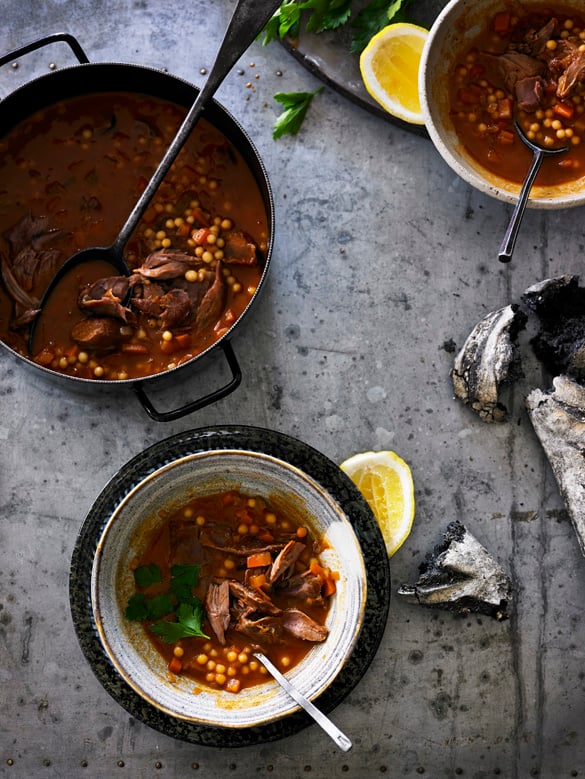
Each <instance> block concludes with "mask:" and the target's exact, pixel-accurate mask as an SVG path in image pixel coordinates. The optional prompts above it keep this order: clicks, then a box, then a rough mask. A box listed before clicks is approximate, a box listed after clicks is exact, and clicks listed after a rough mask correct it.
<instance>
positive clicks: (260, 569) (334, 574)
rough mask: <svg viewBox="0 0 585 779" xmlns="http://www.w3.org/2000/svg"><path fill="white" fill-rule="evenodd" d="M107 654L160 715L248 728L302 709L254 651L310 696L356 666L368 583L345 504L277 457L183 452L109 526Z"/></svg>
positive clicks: (97, 583)
mask: <svg viewBox="0 0 585 779" xmlns="http://www.w3.org/2000/svg"><path fill="white" fill-rule="evenodd" d="M90 590H91V596H90V597H91V609H92V615H93V616H92V619H93V622H94V623H95V627H96V630H97V633H98V635H99V640H100V642H101V645H102V648H103V652H104V654H105V655H106V656H107V658H108V660H109V662H110V663H111V664H112V666H113V667H114V668H115V669H116V672H117V673H118V675H119V677H121V679H122V680H123V681H124V682H125V683H126V685H127V686H128V687H129V688H131V689H132V690H133V692H134V693H137V694H138V695H139V696H140V698H141V699H142V700H144V701H145V702H146V703H148V704H149V705H150V706H151V707H154V709H155V710H157V711H159V712H162V713H163V714H165V715H167V716H171V717H172V718H174V719H178V720H181V721H184V722H185V723H190V724H196V725H198V726H209V727H220V728H230V729H234V728H248V727H253V726H258V725H264V724H266V723H272V722H275V721H278V720H280V719H282V718H284V717H286V716H287V715H289V714H291V713H293V712H295V711H297V710H298V706H297V704H296V703H295V702H294V701H293V700H292V699H291V698H290V697H289V696H288V695H287V694H286V693H285V692H284V691H283V690H282V689H281V688H280V687H279V686H278V685H277V684H276V682H274V681H273V680H272V678H271V677H270V675H269V674H268V673H267V672H266V669H265V668H264V666H263V665H262V663H261V662H260V661H259V660H257V659H256V658H255V656H254V651H256V650H258V649H260V650H261V651H262V652H264V653H265V654H266V655H267V656H268V657H269V658H270V659H271V660H272V662H273V663H274V664H275V665H276V666H277V667H278V668H279V670H281V671H282V672H283V673H284V674H285V675H286V676H287V677H288V679H289V680H290V682H291V683H292V684H294V685H295V686H296V687H297V688H298V689H299V690H300V691H301V692H302V693H303V694H304V695H305V696H306V697H307V698H309V699H317V698H318V697H319V696H320V695H321V694H322V693H323V692H324V691H325V690H327V689H328V688H329V687H330V685H331V684H332V683H333V681H334V680H335V679H336V677H337V676H338V674H339V673H340V671H341V670H342V669H343V667H344V665H345V664H346V663H347V661H348V658H349V657H350V656H351V654H352V652H353V650H354V647H355V645H356V641H357V640H358V636H359V634H360V630H361V628H362V623H363V619H364V609H365V603H366V594H367V593H366V590H367V585H366V572H365V567H364V561H363V557H362V552H361V548H360V544H359V542H358V539H357V537H356V534H355V532H354V530H353V527H352V524H351V522H350V521H349V519H348V516H347V515H346V513H345V511H344V510H343V509H342V507H341V506H340V504H339V503H338V502H337V501H336V500H335V499H334V498H333V497H332V496H331V495H330V493H329V492H328V491H327V490H326V489H324V488H323V487H322V486H321V485H320V484H319V483H318V482H317V481H316V480H315V479H314V478H313V477H311V476H309V475H308V474H307V473H305V472H304V471H303V470H301V469H299V468H298V467H296V466H294V465H291V464H290V463H288V462H286V461H285V460H283V459H280V458H279V457H277V456H274V455H272V454H266V453H264V452H259V451H254V450H242V449H221V450H214V449H212V450H209V451H200V452H194V453H191V454H187V455H185V456H181V457H178V458H173V459H172V460H171V461H169V462H167V463H165V464H163V465H162V466H161V467H158V468H157V469H156V470H155V471H154V472H152V473H150V474H149V475H148V476H147V477H146V478H142V479H140V480H139V482H138V483H137V484H135V485H134V486H133V487H132V489H130V490H129V491H128V492H127V493H126V494H125V495H124V496H123V498H122V499H121V500H120V502H119V503H118V505H117V506H116V508H115V509H114V510H113V511H112V513H111V515H110V516H108V517H106V518H105V521H104V523H103V530H102V531H101V533H100V536H99V539H98V542H97V547H96V552H95V557H94V560H93V565H92V570H91V585H90Z"/></svg>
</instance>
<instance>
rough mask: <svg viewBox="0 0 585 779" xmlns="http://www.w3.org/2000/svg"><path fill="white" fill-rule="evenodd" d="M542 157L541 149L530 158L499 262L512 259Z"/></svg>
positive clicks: (536, 150) (501, 248) (503, 242)
mask: <svg viewBox="0 0 585 779" xmlns="http://www.w3.org/2000/svg"><path fill="white" fill-rule="evenodd" d="M544 156H545V155H544V152H543V151H542V150H541V149H537V148H535V149H534V156H533V157H532V163H531V165H530V169H529V170H528V173H527V175H526V178H525V179H524V184H523V185H522V189H521V190H520V195H519V196H518V202H517V203H516V206H515V208H514V212H513V214H512V218H511V219H510V224H509V225H508V229H507V230H506V233H505V235H504V238H503V240H502V245H501V246H500V253H499V255H498V259H499V260H500V262H510V260H511V259H512V253H513V251H514V246H515V245H516V238H517V237H518V231H519V229H520V222H521V221H522V217H523V216H524V209H525V208H526V203H527V202H528V195H529V194H530V190H531V189H532V185H533V184H534V179H535V178H536V176H537V174H538V171H539V170H540V166H541V165H542V161H543V159H544Z"/></svg>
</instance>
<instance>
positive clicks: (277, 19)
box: [262, 0, 304, 46]
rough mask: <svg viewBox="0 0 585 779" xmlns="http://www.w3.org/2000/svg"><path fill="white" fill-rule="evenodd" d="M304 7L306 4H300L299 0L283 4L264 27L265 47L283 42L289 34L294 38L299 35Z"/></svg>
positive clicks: (263, 41)
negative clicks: (273, 42) (278, 41)
mask: <svg viewBox="0 0 585 779" xmlns="http://www.w3.org/2000/svg"><path fill="white" fill-rule="evenodd" d="M303 7H304V3H298V2H297V0H287V1H286V2H284V3H282V5H281V6H280V8H278V9H277V10H276V11H275V12H274V13H273V14H272V17H271V18H270V19H269V20H268V22H267V23H266V25H265V26H264V30H263V32H264V38H263V40H262V43H263V45H264V46H266V44H268V43H270V42H271V41H275V40H282V38H285V37H286V36H287V35H289V34H290V35H292V37H293V38H294V37H295V36H296V35H298V32H299V27H300V22H301V13H302V10H303Z"/></svg>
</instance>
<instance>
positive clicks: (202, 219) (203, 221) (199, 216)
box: [191, 208, 209, 226]
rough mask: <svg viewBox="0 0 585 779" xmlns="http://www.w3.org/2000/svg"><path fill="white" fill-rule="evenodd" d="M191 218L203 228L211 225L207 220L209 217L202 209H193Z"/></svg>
mask: <svg viewBox="0 0 585 779" xmlns="http://www.w3.org/2000/svg"><path fill="white" fill-rule="evenodd" d="M191 216H192V217H193V218H194V219H195V221H196V222H198V223H199V224H200V225H201V226H208V225H209V219H208V218H207V216H206V215H205V214H204V212H203V211H202V210H201V209H200V208H193V209H192V210H191Z"/></svg>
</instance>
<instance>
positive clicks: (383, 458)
mask: <svg viewBox="0 0 585 779" xmlns="http://www.w3.org/2000/svg"><path fill="white" fill-rule="evenodd" d="M340 468H341V470H342V471H343V472H344V473H345V474H347V476H349V478H350V479H351V480H352V482H353V483H354V484H355V486H356V487H357V488H358V489H359V491H360V492H361V493H362V495H363V496H364V498H365V499H366V501H367V503H368V505H369V506H370V508H371V509H372V512H373V514H374V516H375V518H376V520H377V522H378V525H379V526H380V530H381V531H382V536H383V538H384V542H385V544H386V550H387V552H388V557H392V555H393V554H394V553H395V552H396V551H397V550H398V549H400V547H401V546H402V544H403V543H404V542H405V541H406V539H407V538H408V536H409V534H410V531H411V528H412V523H413V521H414V512H415V503H414V484H413V481H412V474H411V471H410V468H409V467H408V465H407V464H406V463H405V462H404V460H403V459H402V458H401V457H399V456H398V455H397V454H395V453H394V452H362V453H361V454H355V455H354V456H353V457H350V458H349V459H348V460H346V461H345V462H343V463H342V464H341V466H340Z"/></svg>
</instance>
